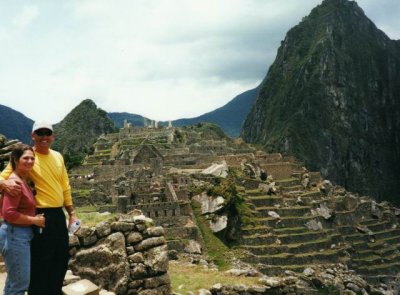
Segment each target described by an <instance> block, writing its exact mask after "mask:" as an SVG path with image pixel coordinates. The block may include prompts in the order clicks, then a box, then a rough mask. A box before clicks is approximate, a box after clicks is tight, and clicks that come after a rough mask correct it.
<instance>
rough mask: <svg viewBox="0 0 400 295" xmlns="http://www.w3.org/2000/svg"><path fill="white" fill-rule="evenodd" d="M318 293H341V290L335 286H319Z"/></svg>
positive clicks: (323, 294)
mask: <svg viewBox="0 0 400 295" xmlns="http://www.w3.org/2000/svg"><path fill="white" fill-rule="evenodd" d="M318 294H320V295H340V290H339V289H338V288H336V287H335V286H332V285H329V286H322V287H321V288H318Z"/></svg>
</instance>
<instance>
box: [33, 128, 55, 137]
mask: <svg viewBox="0 0 400 295" xmlns="http://www.w3.org/2000/svg"><path fill="white" fill-rule="evenodd" d="M35 134H36V135H37V136H50V135H52V134H53V131H51V130H50V129H39V130H36V131H35Z"/></svg>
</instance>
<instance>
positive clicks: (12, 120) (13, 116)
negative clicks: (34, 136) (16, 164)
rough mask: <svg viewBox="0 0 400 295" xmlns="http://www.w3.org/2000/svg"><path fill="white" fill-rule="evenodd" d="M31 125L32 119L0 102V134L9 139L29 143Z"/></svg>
mask: <svg viewBox="0 0 400 295" xmlns="http://www.w3.org/2000/svg"><path fill="white" fill-rule="evenodd" d="M32 125H33V121H32V119H29V118H27V117H26V116H25V115H23V114H22V113H20V112H18V111H16V110H14V109H12V108H9V107H6V106H5V105H1V104H0V134H4V135H5V136H6V137H7V138H9V139H19V140H20V141H22V142H24V143H26V144H30V143H31V133H32Z"/></svg>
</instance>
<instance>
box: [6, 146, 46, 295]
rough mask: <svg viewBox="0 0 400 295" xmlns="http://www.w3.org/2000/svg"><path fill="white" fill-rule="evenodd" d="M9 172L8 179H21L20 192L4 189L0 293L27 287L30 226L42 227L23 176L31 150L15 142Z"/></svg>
mask: <svg viewBox="0 0 400 295" xmlns="http://www.w3.org/2000/svg"><path fill="white" fill-rule="evenodd" d="M10 163H11V167H12V169H13V172H12V174H11V176H10V178H14V179H16V180H19V181H21V183H22V186H21V193H20V194H19V195H18V196H10V195H9V194H7V193H6V192H4V196H3V198H2V208H1V213H2V215H3V218H4V223H3V224H2V226H1V228H0V247H1V251H2V254H3V256H4V262H5V265H6V269H7V279H6V284H5V287H4V295H9V294H24V293H25V291H27V290H28V288H29V280H30V268H31V265H30V263H31V256H30V255H31V252H30V242H31V239H32V238H33V232H32V230H33V229H32V225H36V226H38V227H44V226H45V218H44V216H43V215H36V216H35V204H36V203H35V199H34V195H33V192H32V189H31V187H30V186H29V185H28V182H27V177H28V174H29V172H30V171H31V170H32V167H33V164H34V163H35V154H34V151H33V149H32V148H31V147H30V146H28V145H25V144H20V145H17V146H16V147H15V148H14V149H13V151H12V152H11V156H10Z"/></svg>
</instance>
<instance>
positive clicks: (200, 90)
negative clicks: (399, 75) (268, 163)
mask: <svg viewBox="0 0 400 295" xmlns="http://www.w3.org/2000/svg"><path fill="white" fill-rule="evenodd" d="M321 1H322V0H308V1H302V0H285V1H281V0H229V1H228V0H202V1H197V0H135V1H131V0H118V1H109V0H72V1H37V2H35V4H36V6H33V5H32V4H31V1H28V0H19V2H18V4H12V3H13V1H4V2H0V40H2V41H3V42H2V46H1V47H0V63H1V65H2V67H1V68H0V80H1V81H2V83H0V104H4V105H6V106H9V107H12V108H14V109H16V110H18V111H20V112H22V113H24V114H25V115H27V116H28V117H30V118H32V119H35V120H36V119H40V118H44V119H46V120H49V121H51V122H58V121H60V120H61V119H63V117H64V116H65V115H67V113H68V112H69V111H70V110H72V108H73V107H75V106H76V105H77V104H79V103H80V102H81V101H82V100H83V99H86V98H91V99H93V100H94V101H95V102H96V104H97V105H98V106H99V107H101V108H103V109H105V110H106V111H116V112H117V111H120V112H130V113H137V114H141V115H144V116H148V117H150V118H152V119H158V120H167V119H178V118H182V117H191V116H197V115H200V114H203V113H205V112H208V111H212V110H214V109H215V108H217V107H220V106H222V105H224V104H225V103H227V102H228V101H229V100H231V99H232V98H233V97H235V96H236V95H238V94H240V93H241V92H243V91H246V90H248V89H251V88H253V87H255V86H257V84H258V83H260V82H261V80H262V79H263V78H264V76H265V75H266V73H267V69H268V66H269V65H270V64H271V62H272V61H273V60H274V58H275V56H276V52H277V48H278V47H279V42H280V41H281V40H283V39H284V37H285V34H286V32H287V31H288V30H289V29H290V28H291V27H293V26H294V25H296V24H298V23H299V21H300V20H301V18H302V17H303V16H306V15H308V14H309V13H310V11H311V9H312V8H313V7H315V6H316V5H318V4H319V3H320V2H321ZM359 2H360V6H361V7H362V8H363V9H364V11H365V12H366V14H367V16H369V17H370V18H371V19H372V20H373V21H374V22H375V21H376V24H377V26H378V27H379V28H381V29H382V28H384V31H385V32H386V33H390V32H400V27H399V23H398V21H397V17H398V15H399V13H400V12H399V10H398V9H399V7H400V3H398V1H397V0H382V1H380V2H379V5H378V4H377V2H376V1H375V0H359ZM21 4H26V5H25V6H23V5H21ZM21 7H22V8H21ZM33 21H35V22H34V25H32V24H33ZM19 28H23V29H24V30H19ZM386 30H387V31H386ZM391 37H392V38H393V36H391Z"/></svg>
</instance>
